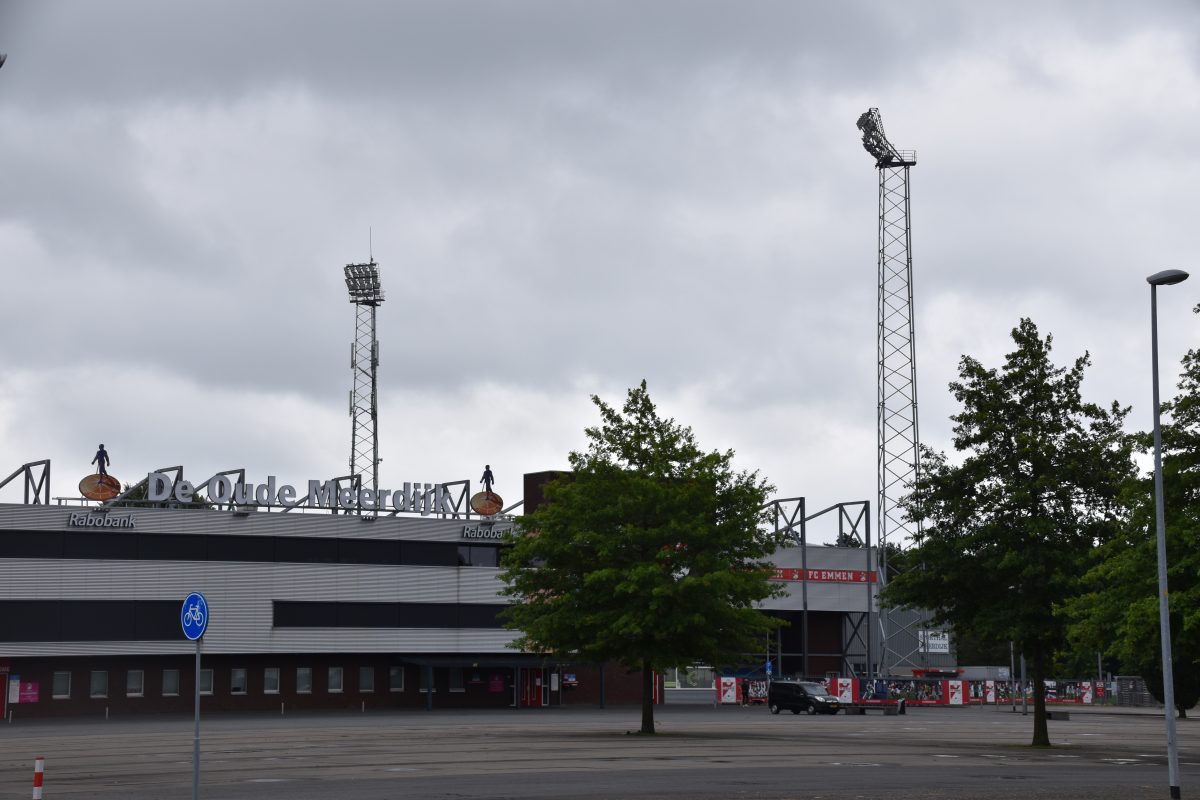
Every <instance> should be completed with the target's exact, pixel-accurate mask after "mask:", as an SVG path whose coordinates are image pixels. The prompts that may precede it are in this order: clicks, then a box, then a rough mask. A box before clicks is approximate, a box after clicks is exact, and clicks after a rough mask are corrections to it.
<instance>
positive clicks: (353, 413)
mask: <svg viewBox="0 0 1200 800" xmlns="http://www.w3.org/2000/svg"><path fill="white" fill-rule="evenodd" d="M346 289H347V290H349V292H350V302H351V303H353V304H354V310H355V326H354V342H353V343H351V345H350V370H351V372H352V373H353V374H354V384H353V385H354V388H352V389H351V390H350V476H351V478H354V477H355V476H360V477H361V480H362V488H363V489H371V490H372V491H374V490H376V489H378V488H379V389H378V384H377V381H376V377H377V372H378V370H379V341H378V340H377V339H376V338H375V309H376V308H378V307H379V305H380V304H381V303H383V287H382V286H381V285H380V283H379V266H378V265H377V264H376V263H375V259H374V258H372V259H371V261H370V262H369V263H367V264H347V265H346ZM368 475H369V478H370V484H369V485H368V483H367V479H368Z"/></svg>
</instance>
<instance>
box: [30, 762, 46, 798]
mask: <svg viewBox="0 0 1200 800" xmlns="http://www.w3.org/2000/svg"><path fill="white" fill-rule="evenodd" d="M45 771H46V759H45V758H43V757H41V756H38V757H37V758H35V759H34V760H33V800H42V774H43V773H44V772H45Z"/></svg>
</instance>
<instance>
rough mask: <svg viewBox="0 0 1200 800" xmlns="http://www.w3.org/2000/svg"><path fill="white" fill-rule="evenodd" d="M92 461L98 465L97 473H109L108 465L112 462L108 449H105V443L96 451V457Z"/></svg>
mask: <svg viewBox="0 0 1200 800" xmlns="http://www.w3.org/2000/svg"><path fill="white" fill-rule="evenodd" d="M92 463H93V464H95V465H96V474H97V475H107V474H108V465H109V464H110V463H112V462H111V461H110V460H109V458H108V451H107V450H105V449H104V445H103V444H101V445H100V449H99V450H97V451H96V457H95V458H93V459H92Z"/></svg>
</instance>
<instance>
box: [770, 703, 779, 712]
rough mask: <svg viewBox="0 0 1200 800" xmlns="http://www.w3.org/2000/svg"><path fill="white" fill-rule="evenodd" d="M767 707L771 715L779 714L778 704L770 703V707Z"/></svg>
mask: <svg viewBox="0 0 1200 800" xmlns="http://www.w3.org/2000/svg"><path fill="white" fill-rule="evenodd" d="M769 707H770V709H771V713H772V714H778V713H779V704H778V703H771V705H770V706H769Z"/></svg>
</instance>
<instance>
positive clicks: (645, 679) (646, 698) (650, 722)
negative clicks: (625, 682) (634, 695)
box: [641, 661, 654, 733]
mask: <svg viewBox="0 0 1200 800" xmlns="http://www.w3.org/2000/svg"><path fill="white" fill-rule="evenodd" d="M641 732H642V733H654V670H652V669H651V668H650V662H649V661H643V662H642V730H641Z"/></svg>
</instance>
